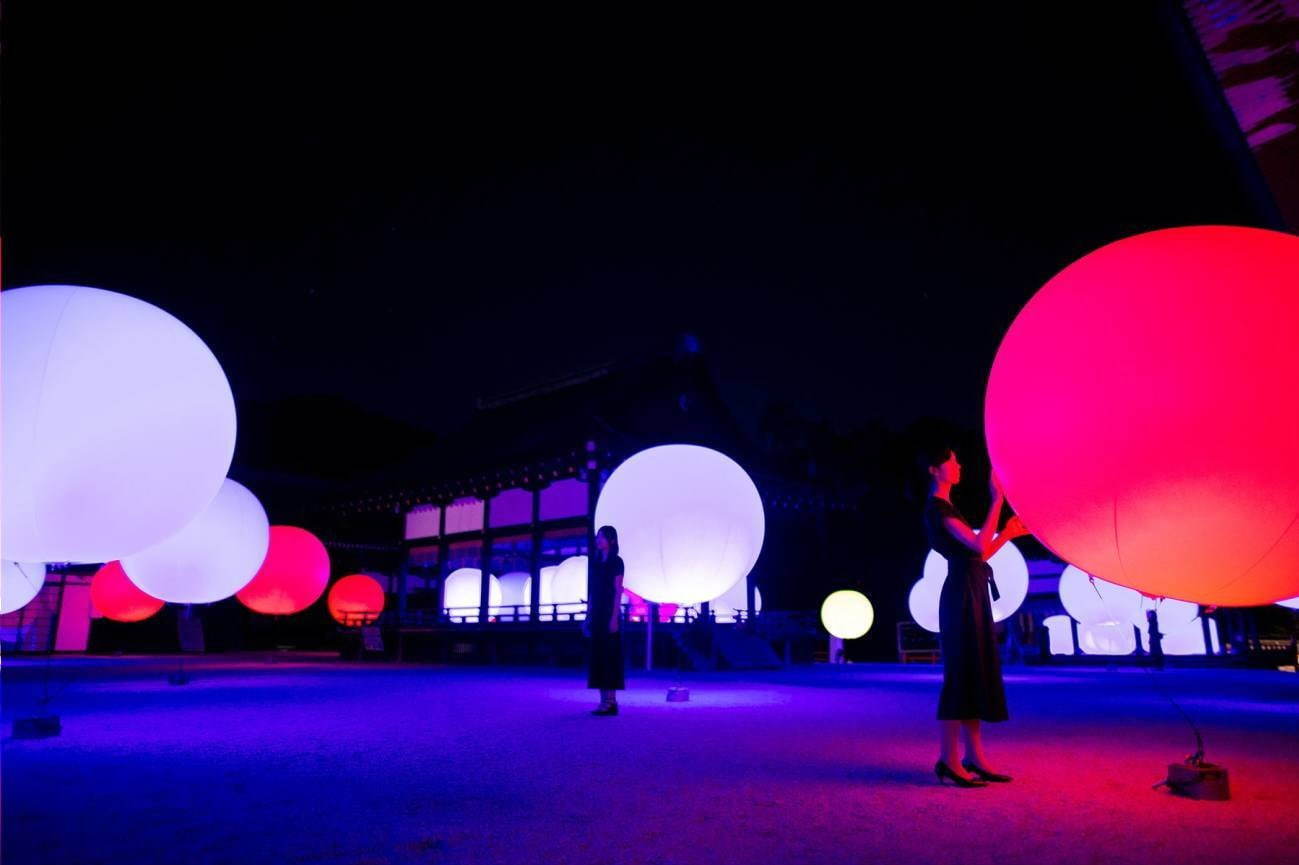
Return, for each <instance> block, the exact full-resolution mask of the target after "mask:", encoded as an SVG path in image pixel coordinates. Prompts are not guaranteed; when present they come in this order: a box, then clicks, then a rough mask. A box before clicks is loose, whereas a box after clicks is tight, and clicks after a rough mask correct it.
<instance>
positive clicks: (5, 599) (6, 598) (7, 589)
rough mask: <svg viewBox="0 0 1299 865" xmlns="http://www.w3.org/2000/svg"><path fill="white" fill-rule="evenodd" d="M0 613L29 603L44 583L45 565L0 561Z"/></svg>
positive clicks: (20, 607)
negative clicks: (0, 575) (0, 574)
mask: <svg viewBox="0 0 1299 865" xmlns="http://www.w3.org/2000/svg"><path fill="white" fill-rule="evenodd" d="M0 568H2V569H3V570H0V573H2V574H3V578H2V579H0V613H12V612H14V611H15V610H21V609H22V608H23V607H25V606H27V605H28V604H29V603H31V601H32V598H34V597H36V596H37V595H39V594H40V592H41V587H42V586H44V585H45V565H43V564H39V563H32V562H11V561H9V560H8V559H5V560H3V561H0Z"/></svg>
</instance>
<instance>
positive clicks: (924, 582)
mask: <svg viewBox="0 0 1299 865" xmlns="http://www.w3.org/2000/svg"><path fill="white" fill-rule="evenodd" d="M946 579H947V575H946V573H944V574H943V576H942V577H941V578H926V577H921V578H920V579H918V580H916V582H915V585H913V586H912V587H911V594H909V595H907V609H909V610H910V611H911V618H912V619H914V620H915V622H916V624H917V625H919V626H920V627H922V628H924V629H925V630H926V631H930V632H932V633H935V634H937V633H938V598H939V595H941V594H942V591H943V583H944V581H946Z"/></svg>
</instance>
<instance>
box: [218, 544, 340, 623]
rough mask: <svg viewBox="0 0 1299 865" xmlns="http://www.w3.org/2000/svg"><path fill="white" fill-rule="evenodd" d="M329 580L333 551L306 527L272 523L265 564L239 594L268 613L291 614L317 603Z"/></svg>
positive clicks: (247, 603)
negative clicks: (274, 524)
mask: <svg viewBox="0 0 1299 865" xmlns="http://www.w3.org/2000/svg"><path fill="white" fill-rule="evenodd" d="M328 583H329V552H328V551H326V549H325V545H324V544H322V543H321V542H320V539H319V538H317V537H316V536H315V535H313V534H312V533H311V532H309V531H307V530H306V529H299V528H296V527H294V526H271V542H270V546H269V548H268V549H267V551H266V558H265V560H263V562H262V566H261V568H260V569H259V570H258V571H257V574H256V575H255V576H254V577H253V578H252V580H251V581H250V582H249V583H248V585H246V586H244V587H243V588H242V589H240V590H239V591H238V592H237V593H236V594H235V597H236V598H238V599H239V602H240V603H242V604H243V605H244V606H245V607H247V608H248V609H250V610H253V611H254V612H258V613H266V614H267V615H281V616H283V615H288V614H290V613H297V612H301V611H302V610H305V609H306V608H307V607H309V606H311V605H312V604H314V603H315V602H316V601H317V599H319V598H320V596H321V594H323V593H324V591H325V586H326V585H327V584H328Z"/></svg>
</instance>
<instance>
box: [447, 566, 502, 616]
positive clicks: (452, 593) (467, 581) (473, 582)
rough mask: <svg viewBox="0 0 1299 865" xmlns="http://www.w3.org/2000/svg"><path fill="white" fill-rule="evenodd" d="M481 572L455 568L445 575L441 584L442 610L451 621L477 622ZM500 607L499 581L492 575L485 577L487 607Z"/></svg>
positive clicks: (480, 592) (489, 609)
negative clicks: (444, 579)
mask: <svg viewBox="0 0 1299 865" xmlns="http://www.w3.org/2000/svg"><path fill="white" fill-rule="evenodd" d="M482 591H483V572H482V571H481V570H479V569H478V568H457V569H456V570H454V571H452V572H451V573H449V574H447V578H446V581H445V582H444V583H443V584H442V609H443V611H444V612H446V613H447V614H448V615H450V616H451V617H452V618H453V619H457V620H460V621H465V622H477V621H478V615H477V612H476V611H477V610H478V604H479V602H480V601H481V600H482ZM500 605H501V581H500V580H498V579H497V578H496V576H495V575H494V574H488V575H487V607H488V612H491V608H493V607H499V606H500Z"/></svg>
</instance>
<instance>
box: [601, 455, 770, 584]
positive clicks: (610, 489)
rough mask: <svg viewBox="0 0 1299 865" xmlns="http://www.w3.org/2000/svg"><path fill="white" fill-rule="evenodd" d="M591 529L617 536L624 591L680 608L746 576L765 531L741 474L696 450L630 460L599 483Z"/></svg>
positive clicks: (727, 461)
mask: <svg viewBox="0 0 1299 865" xmlns="http://www.w3.org/2000/svg"><path fill="white" fill-rule="evenodd" d="M595 524H596V525H597V526H603V525H611V526H613V527H614V528H616V529H617V530H618V536H619V541H620V543H619V546H620V548H621V555H622V558H623V562H624V563H625V564H626V568H627V574H626V587H627V588H628V589H630V590H632V591H633V592H635V593H636V594H638V595H640V596H641V597H643V598H645V599H646V600H648V601H653V602H655V603H660V604H665V603H666V604H680V605H683V606H689V605H693V604H699V603H701V602H703V601H707V600H708V599H709V598H716V597H717V596H719V595H721V594H722V593H723V592H725V591H726V590H727V589H728V588H730V587H731V586H733V585H735V583H736V582H737V581H738V580H741V579H743V578H744V577H746V576H748V573H749V571H751V570H752V569H753V566H754V564H755V563H756V562H757V560H758V554H759V552H760V551H761V550H762V540H763V536H764V533H765V530H766V518H765V516H764V514H763V510H762V498H761V496H759V495H758V488H757V487H756V486H754V484H753V481H752V480H751V479H750V478H749V476H748V474H746V473H745V471H744V469H742V468H740V466H739V465H738V464H737V463H736V462H735V461H734V460H732V459H731V458H730V457H728V456H726V455H724V454H721V453H718V452H717V451H715V450H711V449H709V448H705V447H698V446H696V445H662V446H659V447H653V448H649V449H648V450H643V451H641V452H640V453H637V454H634V455H633V456H631V457H629V458H628V459H627V460H626V461H624V462H623V463H622V464H621V465H619V466H618V468H617V469H615V470H614V472H613V474H611V475H610V476H609V480H608V481H607V482H606V483H605V485H604V489H603V490H602V491H601V493H600V500H599V502H598V503H597V504H596V509H595Z"/></svg>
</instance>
